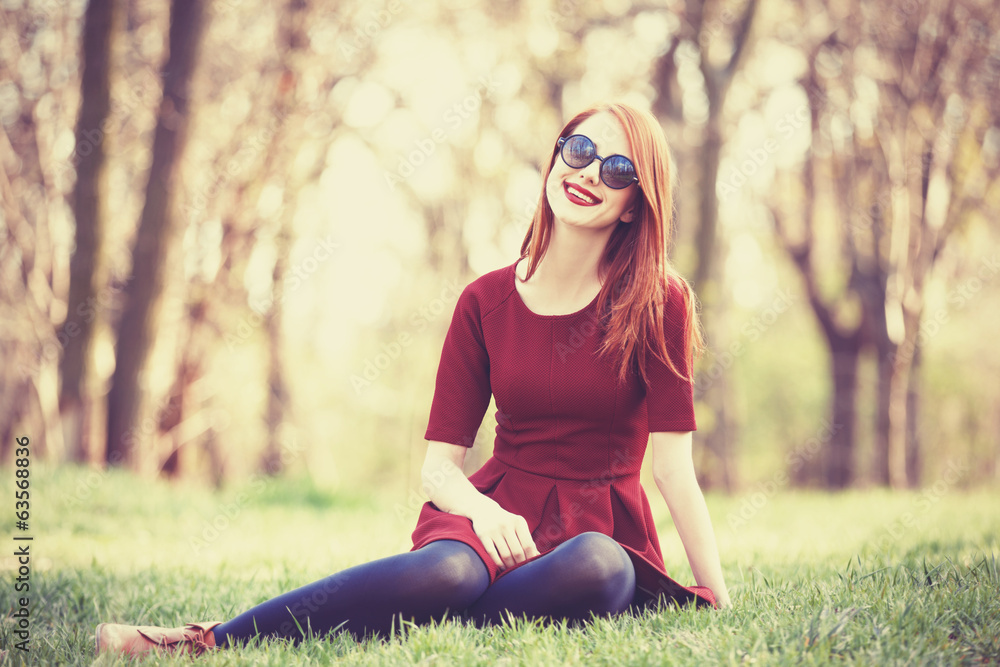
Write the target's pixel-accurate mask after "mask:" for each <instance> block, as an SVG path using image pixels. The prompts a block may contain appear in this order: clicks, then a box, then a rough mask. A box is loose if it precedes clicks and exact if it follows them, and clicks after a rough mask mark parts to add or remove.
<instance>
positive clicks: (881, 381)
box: [872, 304, 898, 486]
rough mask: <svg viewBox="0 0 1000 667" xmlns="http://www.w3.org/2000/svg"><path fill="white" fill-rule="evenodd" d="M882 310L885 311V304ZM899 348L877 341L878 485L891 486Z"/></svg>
mask: <svg viewBox="0 0 1000 667" xmlns="http://www.w3.org/2000/svg"><path fill="white" fill-rule="evenodd" d="M882 310H883V311H884V310H885V306H884V304H883V307H882ZM897 350H898V346H897V345H895V344H894V343H893V342H892V341H890V340H889V339H888V337H884V338H880V339H879V340H876V343H875V351H876V354H877V355H878V357H877V363H878V387H877V392H878V396H877V399H876V412H875V452H874V454H875V455H874V460H873V461H872V478H873V480H874V482H875V483H876V484H879V485H881V486H887V485H888V484H889V389H890V387H891V386H892V366H893V359H894V358H895V356H896V352H897Z"/></svg>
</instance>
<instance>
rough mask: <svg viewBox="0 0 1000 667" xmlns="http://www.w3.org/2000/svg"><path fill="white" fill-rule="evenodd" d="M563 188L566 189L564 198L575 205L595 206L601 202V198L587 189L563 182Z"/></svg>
mask: <svg viewBox="0 0 1000 667" xmlns="http://www.w3.org/2000/svg"><path fill="white" fill-rule="evenodd" d="M563 190H565V191H566V198H567V199H569V200H570V201H571V202H573V203H574V204H576V205H577V206H596V205H597V204H600V203H601V200H600V199H598V198H597V196H596V195H594V193H592V192H590V191H589V190H585V189H583V188H581V187H580V186H578V185H574V184H572V183H565V184H564V185H563Z"/></svg>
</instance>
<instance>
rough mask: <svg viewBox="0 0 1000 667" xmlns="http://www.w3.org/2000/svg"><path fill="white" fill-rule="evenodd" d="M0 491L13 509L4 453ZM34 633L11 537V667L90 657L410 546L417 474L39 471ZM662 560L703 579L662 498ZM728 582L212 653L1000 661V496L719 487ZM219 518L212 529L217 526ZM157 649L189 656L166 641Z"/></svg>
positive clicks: (255, 659)
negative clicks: (116, 628) (610, 615)
mask: <svg viewBox="0 0 1000 667" xmlns="http://www.w3.org/2000/svg"><path fill="white" fill-rule="evenodd" d="M3 477H4V479H2V480H0V497H2V498H6V499H7V500H6V501H5V502H6V503H9V504H8V505H7V507H8V508H9V509H8V510H7V511H10V513H11V514H12V513H13V486H12V484H11V481H12V480H11V475H10V469H9V468H8V469H6V470H4V471H3ZM31 490H32V507H31V511H32V517H31V531H29V532H30V534H32V535H33V536H34V540H33V542H31V545H32V546H31V553H32V561H31V582H30V583H31V592H30V598H31V607H30V610H31V633H32V636H31V643H30V649H31V650H30V652H29V653H28V654H23V653H22V652H21V651H18V650H16V649H14V648H13V646H12V644H13V642H14V641H16V639H15V638H14V636H13V635H12V631H13V629H14V627H13V624H12V621H11V619H10V618H9V616H8V614H9V613H10V611H12V610H13V608H14V607H13V604H14V598H15V593H14V588H13V587H14V578H15V577H16V576H17V574H16V568H17V564H16V562H15V561H14V559H12V558H11V557H10V555H9V554H11V553H12V552H13V546H12V545H14V541H13V540H12V539H11V531H12V529H13V526H12V524H11V520H10V519H8V520H6V521H5V536H4V537H3V540H4V541H5V544H3V545H0V554H3V555H0V613H2V614H3V615H4V616H5V618H4V619H3V620H2V621H0V650H2V649H6V650H8V651H9V655H8V657H7V658H6V661H0V664H21V663H22V662H24V664H60V665H62V664H92V663H93V664H98V665H112V664H126V663H127V662H128V661H125V660H122V659H117V658H114V657H112V656H102V657H101V658H99V659H95V657H94V654H93V631H94V627H95V626H96V625H97V624H98V623H100V622H102V621H117V622H127V623H143V624H155V625H170V626H174V625H182V624H184V623H185V622H188V621H194V620H224V619H226V618H228V617H230V616H232V615H235V614H236V613H239V612H240V611H243V610H244V609H246V608H248V607H250V606H252V605H254V604H256V603H258V602H260V601H263V600H265V599H267V598H269V597H272V596H274V595H277V594H279V593H282V592H284V591H287V590H289V589H291V588H294V587H297V586H299V585H302V584H304V583H308V582H310V581H313V580H315V579H318V578H321V577H323V576H325V575H326V574H328V573H330V572H333V571H336V570H339V569H342V568H344V567H348V566H350V565H353V564H356V563H359V562H362V561H367V560H370V559H373V558H378V557H381V556H385V555H388V554H392V553H398V552H399V551H403V550H406V549H408V548H409V534H410V531H411V530H412V525H413V520H414V519H415V517H416V508H417V505H416V504H415V501H414V497H413V496H412V495H411V494H410V493H409V491H408V490H405V489H402V490H400V491H399V492H398V493H394V494H391V495H390V496H387V497H378V498H367V497H360V496H348V495H337V494H331V493H327V492H323V491H321V490H318V489H317V488H315V486H313V485H312V484H309V483H308V482H301V481H298V482H296V481H287V480H283V481H268V482H264V481H254V482H252V483H248V484H247V485H245V486H244V487H241V488H234V489H229V490H227V491H225V492H222V493H218V494H214V493H212V492H209V491H207V490H204V489H201V488H199V487H195V486H178V485H171V484H168V483H165V482H161V481H148V480H140V479H137V478H134V477H131V476H128V475H125V474H121V473H118V472H111V473H94V472H92V471H87V470H80V469H73V468H66V469H59V470H46V469H44V468H43V467H41V466H36V467H35V468H33V469H32V487H31ZM650 501H651V504H652V505H653V507H654V512H655V513H656V515H657V517H658V519H659V521H658V526H659V530H660V538H661V543H662V546H663V551H664V558H665V561H666V563H667V569H668V571H669V572H671V573H672V574H673V575H674V576H675V577H676V578H677V579H679V580H680V581H682V582H687V583H693V582H692V579H691V575H690V570H689V569H688V565H687V562H686V560H685V558H684V551H683V547H682V545H681V544H680V542H679V540H678V539H677V537H676V533H675V532H674V530H673V528H672V526H671V524H670V520H669V515H668V514H667V512H666V509H665V507H664V506H663V502H662V501H661V500H660V499H659V498H658V497H655V496H654V495H653V494H652V493H651V494H650ZM709 506H710V509H711V511H712V516H713V518H714V521H715V524H716V532H717V533H718V537H719V544H720V549H721V550H722V560H723V567H724V569H725V573H726V578H727V581H728V583H729V587H730V592H731V594H732V597H733V601H734V606H733V608H731V609H729V610H725V611H712V610H694V609H676V608H663V609H660V610H655V611H647V612H644V613H643V614H642V615H637V616H622V617H619V618H615V619H601V620H598V621H595V622H593V623H591V624H589V625H588V626H586V627H583V628H567V627H565V626H563V625H560V624H554V625H542V624H538V623H530V622H525V621H515V622H513V623H511V624H507V625H504V626H499V627H494V628H490V629H485V630H480V629H476V628H473V627H470V626H465V625H462V624H461V623H459V622H457V621H446V622H443V623H436V624H433V625H429V626H420V627H411V626H406V627H404V628H402V630H401V631H400V633H399V634H398V635H397V636H395V637H393V638H391V639H388V640H385V641H369V642H364V643H357V642H355V641H353V640H352V639H350V638H349V637H347V636H338V637H335V638H333V639H312V640H308V641H305V642H303V643H301V644H299V645H297V646H293V645H291V644H288V643H286V642H283V641H275V640H268V641H261V642H259V643H257V644H256V645H254V646H251V647H248V648H244V649H240V650H231V651H223V652H218V653H215V654H213V655H211V656H207V657H205V658H202V659H199V661H198V662H199V664H205V665H224V664H225V665H242V664H261V665H306V664H328V663H333V662H343V663H345V664H352V665H354V664H362V665H374V664H378V665H382V664H391V665H412V664H422V665H496V664H500V665H562V664H580V665H582V664H586V665H591V664H597V665H602V664H607V665H619V664H621V665H625V664H629V665H632V664H636V665H662V664H698V665H701V664H751V663H752V664H762V665H763V664H768V665H769V664H789V665H792V664H794V665H800V664H806V665H812V664H840V663H858V664H877V665H882V664H888V665H892V664H896V665H922V664H934V665H939V664H985V663H994V664H995V663H998V662H1000V639H998V637H1000V601H998V598H1000V562H998V556H1000V537H998V536H1000V510H998V508H1000V492H998V491H996V490H994V491H986V490H980V491H975V492H966V491H960V490H958V489H956V488H953V487H952V486H949V485H946V484H945V485H940V484H939V485H938V486H936V487H932V488H929V489H928V490H925V491H922V492H915V493H904V494H893V493H889V492H887V491H881V490H877V491H852V492H849V493H845V494H840V495H829V494H824V493H818V492H778V493H774V494H770V495H765V494H757V495H753V494H750V493H748V494H745V495H741V496H734V497H724V496H716V495H712V496H710V497H709ZM213 524H214V525H213ZM145 662H146V663H148V664H154V663H156V664H159V663H162V664H178V665H187V664H191V663H190V659H189V658H186V657H161V658H153V659H150V660H147V661H145Z"/></svg>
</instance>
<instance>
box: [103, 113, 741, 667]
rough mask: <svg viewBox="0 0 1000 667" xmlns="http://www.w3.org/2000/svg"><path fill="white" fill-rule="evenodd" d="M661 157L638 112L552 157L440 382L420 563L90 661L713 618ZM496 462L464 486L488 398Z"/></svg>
mask: <svg viewBox="0 0 1000 667" xmlns="http://www.w3.org/2000/svg"><path fill="white" fill-rule="evenodd" d="M669 165H670V162H669V153H668V148H667V145H666V141H665V139H664V136H663V132H662V130H661V129H660V127H659V125H658V123H657V122H656V120H655V119H654V118H653V116H652V115H650V114H649V113H648V112H643V111H639V110H636V109H634V108H632V107H630V106H627V105H625V104H610V105H604V106H595V107H592V108H589V109H587V110H585V111H583V112H582V113H580V114H578V115H577V116H576V117H574V118H573V119H572V120H571V121H570V122H569V123H568V124H567V125H566V127H565V128H564V129H563V131H562V132H561V133H560V135H559V139H558V141H557V142H556V143H555V144H554V145H553V148H552V154H551V158H550V160H549V163H548V168H547V169H546V171H545V179H544V183H545V186H544V190H543V192H542V194H541V197H540V200H539V205H538V210H537V212H536V214H535V218H534V221H533V223H532V226H531V229H530V230H529V231H528V233H527V235H526V236H525V239H524V243H523V244H522V246H521V256H520V258H519V259H518V261H517V262H515V263H514V264H512V265H510V266H507V267H505V268H502V269H498V270H496V271H492V272H490V273H487V274H486V275H484V276H482V277H480V278H478V279H477V280H475V281H473V282H472V283H471V284H469V285H468V286H467V287H466V288H465V290H464V292H463V293H462V295H461V297H460V298H459V300H458V304H457V306H456V308H455V313H454V316H453V319H452V322H451V326H450V328H449V330H448V334H447V337H446V339H445V342H444V348H443V351H442V354H441V361H440V365H439V367H438V374H437V382H436V387H435V392H434V399H433V402H432V405H431V413H430V423H429V425H428V427H427V431H426V433H425V438H426V439H427V440H428V448H427V457H426V460H425V462H424V465H423V469H422V479H423V486H424V489H425V491H426V492H427V495H428V497H429V498H430V502H428V503H426V504H425V505H424V507H423V508H422V510H421V513H420V518H419V520H418V522H417V526H416V530H415V531H414V533H413V549H412V550H411V551H409V552H407V553H404V554H399V555H396V556H390V557H388V558H384V559H381V560H377V561H374V562H371V563H365V564H362V565H358V566H355V567H352V568H349V569H347V570H344V571H342V572H339V573H336V574H333V575H331V576H329V577H327V578H325V579H322V580H320V581H317V582H314V583H312V584H309V585H306V586H304V587H302V588H299V589H296V590H294V591H291V592H289V593H285V594H284V595H281V596H279V597H277V598H274V599H272V600H269V601H267V602H264V603H262V604H260V605H258V606H256V607H254V608H253V609H250V610H249V611H247V612H245V613H243V614H241V615H239V616H237V617H236V618H234V619H232V620H229V621H227V622H224V623H218V622H215V623H192V624H188V625H187V626H186V627H184V628H173V629H165V628H156V627H148V626H146V627H138V626H126V625H112V624H102V625H100V626H98V628H97V633H96V642H97V648H98V651H99V652H100V651H118V652H125V653H132V654H136V653H143V652H146V651H149V650H153V649H156V648H163V649H167V650H177V649H180V650H190V651H192V652H196V653H200V652H201V651H203V650H205V649H207V648H212V647H224V646H231V645H236V644H239V643H240V642H244V641H246V640H247V639H249V638H251V637H254V636H257V635H260V636H279V637H288V638H292V639H299V638H301V637H302V630H306V631H309V630H311V631H312V632H313V633H316V634H324V633H327V632H331V631H334V630H338V629H343V630H347V631H349V632H351V633H352V634H354V635H355V636H359V637H361V636H367V635H371V634H384V633H387V632H389V631H390V630H391V628H392V627H393V624H394V623H397V622H398V620H399V619H400V618H403V619H409V620H414V621H416V622H418V623H419V622H426V621H429V620H430V619H433V618H441V617H442V616H444V615H445V614H448V613H450V614H452V615H462V616H463V617H465V618H467V619H471V620H473V621H475V622H476V623H480V624H482V623H490V622H496V621H500V620H502V619H503V618H504V617H506V616H507V615H508V614H513V615H514V616H527V617H530V618H538V617H542V618H554V619H569V620H571V621H583V620H586V619H588V618H590V617H591V616H592V615H608V614H617V613H620V612H624V611H626V610H628V609H629V608H636V607H641V606H643V605H646V604H650V603H655V602H656V601H657V600H660V599H673V600H677V601H679V602H683V603H686V602H693V603H695V604H699V605H702V604H704V605H714V606H726V605H728V604H729V595H728V592H727V590H726V584H725V582H724V581H723V576H722V570H721V567H720V563H719V554H718V550H717V547H716V542H715V536H714V533H713V530H712V523H711V519H710V518H709V514H708V510H707V508H706V505H705V501H704V497H703V496H702V493H701V489H700V487H699V485H698V481H697V480H696V478H695V473H694V466H693V464H692V456H691V443H692V438H691V432H692V431H693V430H694V429H695V421H694V412H693V404H692V403H693V399H692V386H693V385H692V377H691V373H692V371H691V369H692V358H693V355H694V353H696V352H697V351H699V348H700V346H701V338H700V334H699V330H698V324H697V318H696V314H695V308H694V298H693V296H692V294H691V291H690V288H689V287H688V286H687V283H685V282H684V280H683V279H682V278H681V277H680V276H678V275H677V273H676V272H675V271H674V270H673V269H672V268H671V267H670V265H669V263H668V261H667V249H668V245H669V242H670V238H671V227H672V211H673V207H672V200H671V191H670V167H669ZM491 396H494V397H495V398H496V403H497V415H496V417H497V429H496V440H495V444H494V452H493V456H492V457H491V458H490V459H489V460H488V461H487V462H486V463H485V464H484V465H483V467H482V468H480V469H479V470H478V471H477V472H476V473H474V474H473V475H471V476H469V477H466V476H465V475H464V474H463V473H462V464H463V461H464V459H465V453H466V451H467V448H468V447H470V446H472V444H473V442H474V440H475V436H476V432H477V431H478V429H479V427H480V425H481V422H482V419H483V416H484V414H485V412H486V409H487V407H488V405H489V401H490V397H491ZM647 445H650V446H651V449H652V465H653V474H654V478H655V480H656V485H657V488H658V489H659V491H660V493H661V494H662V495H663V498H664V500H665V501H666V503H667V506H668V508H669V510H670V514H671V516H672V517H673V520H674V523H675V525H676V526H677V531H678V533H679V534H680V537H681V540H682V542H683V544H684V548H685V551H686V553H687V557H688V562H689V563H690V565H691V570H692V572H693V574H694V578H695V580H696V582H697V583H698V585H697V586H682V585H680V584H679V583H677V582H676V581H674V580H673V579H671V578H670V577H669V576H668V575H667V573H666V571H665V570H664V567H663V559H662V555H661V552H660V546H659V542H658V539H657V535H656V529H655V526H654V522H653V518H652V514H651V512H650V508H649V504H648V503H647V500H646V496H645V494H644V493H643V489H642V486H641V485H640V482H639V471H640V466H641V464H642V460H643V456H644V454H645V451H646V448H647Z"/></svg>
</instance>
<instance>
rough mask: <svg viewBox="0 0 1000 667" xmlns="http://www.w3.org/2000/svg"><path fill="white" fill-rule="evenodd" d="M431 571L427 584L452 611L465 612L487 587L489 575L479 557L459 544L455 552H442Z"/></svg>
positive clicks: (467, 547) (451, 548)
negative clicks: (462, 610) (446, 602)
mask: <svg viewBox="0 0 1000 667" xmlns="http://www.w3.org/2000/svg"><path fill="white" fill-rule="evenodd" d="M440 551H442V552H443V553H441V554H439V556H438V557H437V558H436V559H435V562H434V565H433V567H432V568H431V571H429V572H427V576H428V579H430V580H431V581H429V582H428V583H430V584H431V585H432V586H433V588H434V590H435V591H436V592H437V593H438V594H439V595H440V596H441V599H444V600H447V601H448V606H449V607H451V608H452V609H464V608H465V607H468V606H469V605H471V604H472V603H473V602H475V601H476V600H477V599H478V598H479V596H481V595H482V594H483V592H484V591H485V590H486V587H487V586H488V585H489V583H490V575H489V571H488V570H487V569H486V566H485V565H484V564H483V561H482V560H481V559H480V558H479V556H478V554H476V552H475V551H474V550H473V549H472V548H471V547H469V546H467V545H465V544H461V543H458V548H453V547H450V546H449V547H447V548H444V549H441V550H440Z"/></svg>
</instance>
